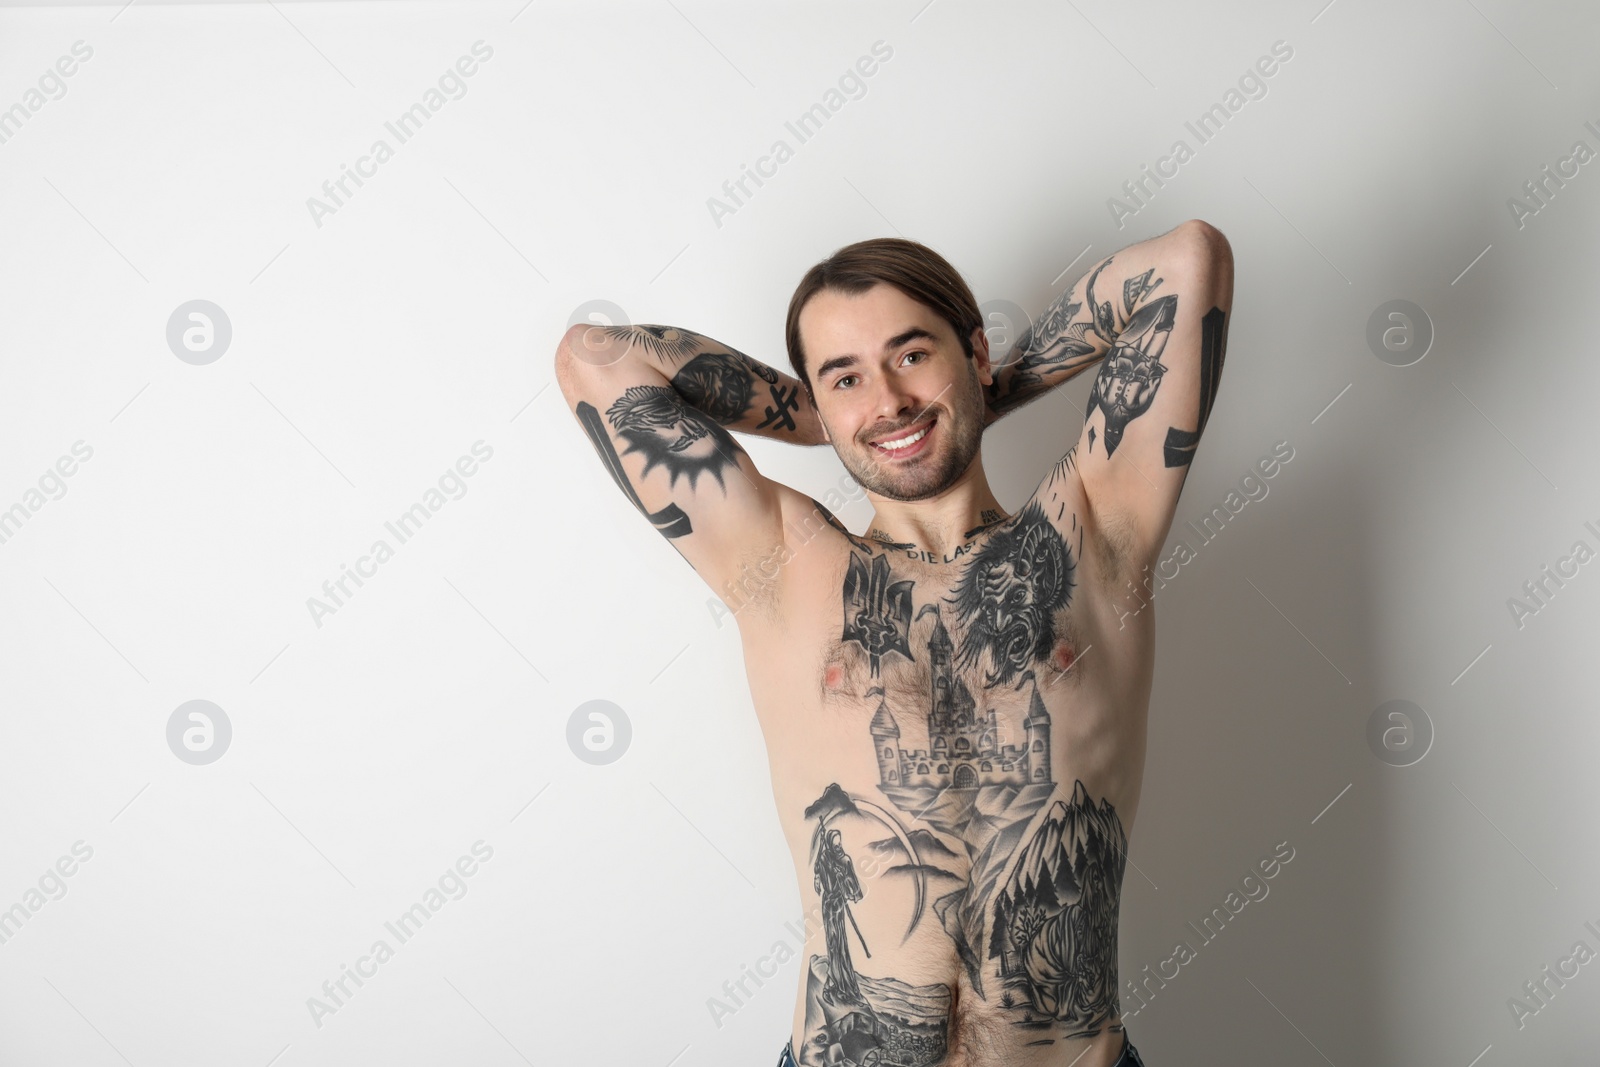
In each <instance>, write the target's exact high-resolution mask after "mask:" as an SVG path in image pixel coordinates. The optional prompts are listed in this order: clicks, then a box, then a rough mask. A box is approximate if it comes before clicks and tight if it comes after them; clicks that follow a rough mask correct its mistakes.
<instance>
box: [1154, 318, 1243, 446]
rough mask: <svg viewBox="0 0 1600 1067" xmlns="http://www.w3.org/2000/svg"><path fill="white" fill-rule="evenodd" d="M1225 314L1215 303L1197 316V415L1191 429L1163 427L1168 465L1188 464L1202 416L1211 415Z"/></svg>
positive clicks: (1219, 371)
mask: <svg viewBox="0 0 1600 1067" xmlns="http://www.w3.org/2000/svg"><path fill="white" fill-rule="evenodd" d="M1226 325H1227V316H1226V315H1225V314H1224V312H1223V310H1222V309H1221V308H1219V307H1214V308H1212V309H1211V310H1210V311H1208V312H1206V314H1205V318H1203V319H1201V320H1200V415H1199V418H1198V420H1197V423H1196V428H1195V429H1194V430H1192V431H1191V430H1180V429H1178V428H1177V427H1176V426H1170V427H1168V428H1167V444H1166V448H1165V449H1164V450H1163V451H1164V454H1165V459H1164V462H1165V464H1166V465H1167V466H1168V467H1185V466H1188V464H1189V460H1190V459H1192V458H1194V452H1195V449H1196V448H1197V447H1199V445H1200V435H1201V434H1202V433H1204V432H1205V429H1206V420H1207V419H1209V418H1210V417H1211V405H1212V403H1213V402H1214V401H1215V400H1216V399H1217V385H1218V384H1219V383H1220V382H1221V381H1222V363H1223V348H1224V347H1225V345H1224V343H1223V336H1224V331H1225V330H1226Z"/></svg>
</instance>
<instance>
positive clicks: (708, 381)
mask: <svg viewBox="0 0 1600 1067" xmlns="http://www.w3.org/2000/svg"><path fill="white" fill-rule="evenodd" d="M567 343H568V344H569V345H570V346H571V347H572V349H573V351H574V352H575V354H576V355H577V357H578V358H579V359H580V360H582V361H583V362H585V363H589V364H599V363H606V362H609V361H610V360H613V359H618V358H621V359H636V360H638V361H640V362H642V363H643V364H645V365H646V366H649V367H652V368H654V369H655V370H657V371H659V372H660V373H661V375H662V376H663V377H664V378H666V379H667V382H668V384H669V385H670V386H671V388H673V389H674V390H676V391H677V393H678V396H679V397H681V398H682V399H683V401H684V403H686V404H688V405H689V406H690V407H693V408H695V409H697V410H699V411H702V412H704V413H705V414H707V415H709V416H711V417H712V418H713V419H715V420H716V421H717V422H718V423H720V424H721V425H723V426H726V427H727V428H728V429H730V430H739V431H740V432H742V433H752V434H759V435H760V436H762V437H771V438H773V439H774V440H778V441H786V442H788V443H790V444H800V445H820V444H822V443H823V437H822V423H821V421H820V420H819V419H818V418H817V412H816V409H815V408H814V407H812V405H811V401H810V400H809V399H808V398H807V397H806V391H805V387H804V386H802V385H801V384H800V382H799V381H798V380H796V379H795V378H792V377H790V376H789V375H787V374H783V373H781V372H780V371H777V370H774V369H773V368H772V367H769V366H767V365H766V364H765V363H762V362H761V361H760V360H756V359H752V358H750V357H749V356H747V355H745V354H744V353H743V352H740V351H739V350H738V349H735V348H730V347H728V346H727V345H725V344H722V343H721V342H720V341H714V340H712V339H711V338H709V337H707V336H705V335H704V334H698V333H695V332H693V331H692V330H685V329H680V328H679V327H676V326H646V325H636V326H587V327H586V326H575V327H573V328H572V329H571V330H568V331H567Z"/></svg>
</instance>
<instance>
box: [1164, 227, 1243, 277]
mask: <svg viewBox="0 0 1600 1067" xmlns="http://www.w3.org/2000/svg"><path fill="white" fill-rule="evenodd" d="M1172 232H1173V234H1174V235H1175V236H1178V235H1181V240H1182V243H1183V249H1184V252H1185V254H1187V255H1188V256H1190V257H1192V258H1193V259H1194V260H1195V261H1196V263H1197V264H1198V265H1199V266H1200V267H1202V268H1207V267H1209V268H1211V269H1213V270H1220V269H1224V268H1225V269H1227V271H1228V272H1229V273H1232V270H1233V246H1232V245H1230V244H1229V243H1228V238H1227V237H1225V236H1224V235H1223V233H1222V231H1221V230H1219V229H1217V228H1216V227H1215V226H1213V225H1211V223H1209V222H1206V221H1205V220H1204V219H1189V220H1188V221H1186V222H1184V223H1182V224H1181V225H1179V226H1178V227H1177V228H1176V229H1175V230H1173V231H1172Z"/></svg>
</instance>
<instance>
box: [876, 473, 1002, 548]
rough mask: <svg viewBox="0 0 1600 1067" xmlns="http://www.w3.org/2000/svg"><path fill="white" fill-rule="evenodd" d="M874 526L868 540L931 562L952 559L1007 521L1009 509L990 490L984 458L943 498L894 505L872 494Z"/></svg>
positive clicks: (938, 496)
mask: <svg viewBox="0 0 1600 1067" xmlns="http://www.w3.org/2000/svg"><path fill="white" fill-rule="evenodd" d="M867 497H868V499H870V500H871V501H872V505H873V509H874V510H873V513H872V521H871V522H870V523H868V524H867V538H868V539H869V540H873V541H878V542H881V543H883V544H890V545H896V546H898V547H903V548H907V549H908V550H914V551H918V552H921V553H925V554H926V555H927V556H928V557H929V558H932V559H937V560H943V559H947V558H951V557H952V556H953V555H954V554H955V553H956V551H957V549H959V548H960V547H961V546H962V545H964V544H966V543H967V542H969V541H971V540H972V538H973V537H974V536H975V535H976V534H977V532H978V531H979V530H981V529H982V528H983V527H985V526H988V525H991V524H993V523H996V522H999V521H1000V520H1002V519H1004V518H1006V512H1005V509H1004V508H1002V507H1001V506H1000V502H999V501H998V500H996V499H995V497H994V493H993V492H992V491H991V490H990V489H989V480H988V479H987V478H986V477H984V474H983V459H982V456H981V454H980V455H978V456H975V457H973V460H972V466H970V467H968V468H967V472H966V473H965V474H963V475H962V476H961V477H960V478H958V479H956V481H955V482H953V483H952V484H951V485H950V486H949V487H948V488H946V489H945V490H944V491H943V492H942V493H939V494H938V495H937V496H931V497H927V498H926V499H923V500H912V501H906V500H891V499H889V498H888V497H882V496H879V495H878V494H876V493H872V492H869V493H868V494H867Z"/></svg>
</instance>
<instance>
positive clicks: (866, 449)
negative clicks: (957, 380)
mask: <svg viewBox="0 0 1600 1067" xmlns="http://www.w3.org/2000/svg"><path fill="white" fill-rule="evenodd" d="M968 365H969V368H970V367H971V363H970V361H969V364H968ZM952 391H953V392H959V393H960V394H961V395H960V396H958V397H957V398H956V400H955V404H954V405H953V406H952V407H948V408H947V407H945V406H943V405H941V404H937V403H935V404H930V405H928V408H927V409H926V410H925V411H923V412H922V413H921V414H920V415H919V416H918V421H921V418H922V417H923V416H925V415H927V414H929V413H932V414H933V416H934V419H935V422H934V425H933V428H932V429H931V430H930V431H929V432H930V433H932V434H934V435H936V436H937V438H938V439H937V440H935V441H933V442H931V443H930V448H929V449H928V450H927V451H924V452H923V453H922V454H921V455H919V456H918V457H917V458H916V459H915V460H914V461H912V462H904V461H900V460H896V459H894V458H893V457H891V456H884V455H882V454H881V453H880V452H879V451H878V450H877V448H876V447H875V446H873V445H870V444H868V445H862V446H860V447H859V448H852V449H850V450H849V452H848V454H847V453H846V452H845V450H843V449H839V448H837V447H836V448H835V449H834V451H835V452H837V453H838V455H839V462H841V463H843V464H844V469H845V470H847V471H849V472H850V476H851V477H852V478H854V479H855V480H856V481H857V482H859V483H860V484H861V485H862V487H864V488H865V489H867V490H869V491H870V492H873V493H876V494H877V495H879V496H881V497H885V498H887V499H889V500H900V501H914V500H926V499H928V498H929V497H932V496H937V495H938V494H940V493H942V492H944V491H945V490H946V489H948V488H949V487H950V486H951V485H952V484H954V483H955V481H956V480H957V479H958V478H960V477H961V476H962V475H963V474H965V473H966V471H967V468H968V467H970V466H971V465H972V460H973V458H974V457H975V456H976V455H977V454H978V448H979V446H981V445H982V444H983V429H984V425H983V423H984V416H985V415H986V414H987V411H988V409H987V405H986V404H985V402H984V399H983V389H982V387H981V386H980V385H979V383H978V377H977V371H976V369H971V370H970V371H969V373H968V374H967V375H965V376H964V378H963V379H962V382H961V384H960V385H957V386H956V387H955V389H953V390H952Z"/></svg>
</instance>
